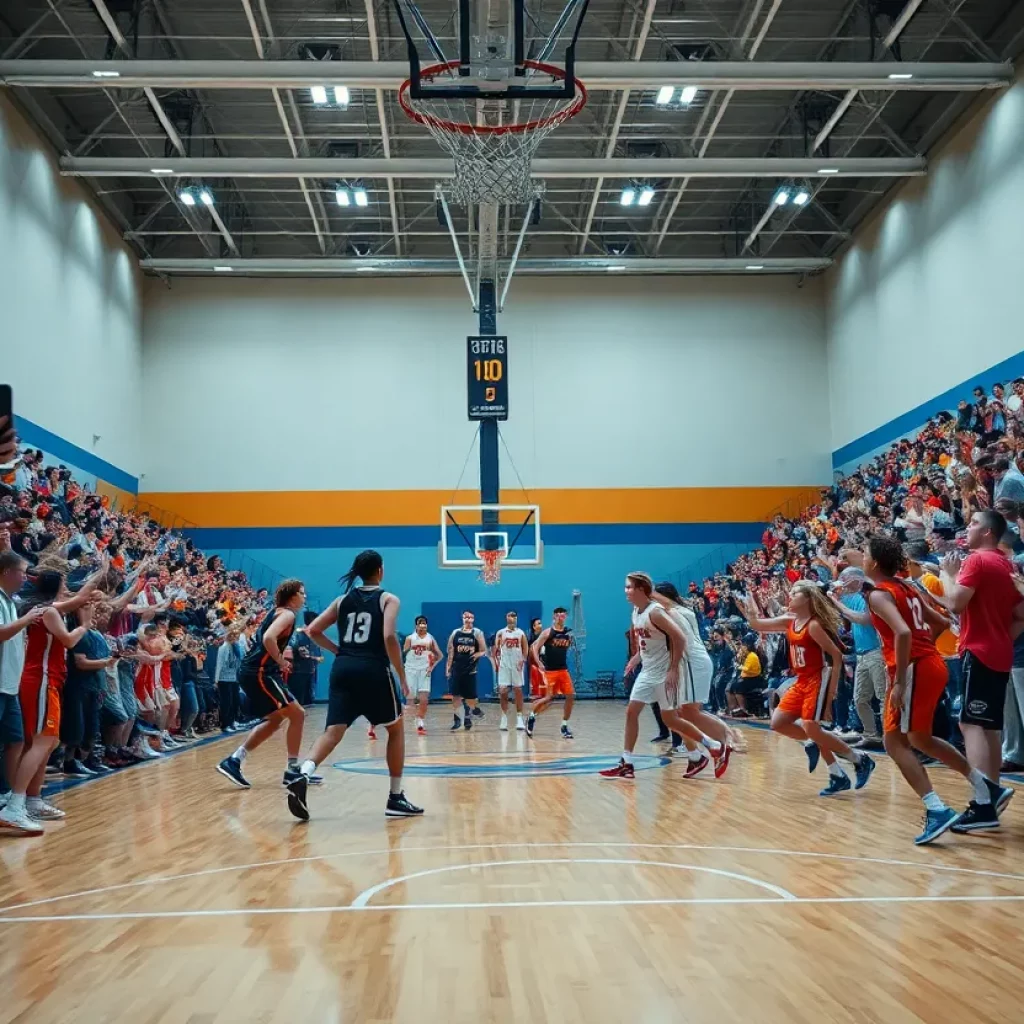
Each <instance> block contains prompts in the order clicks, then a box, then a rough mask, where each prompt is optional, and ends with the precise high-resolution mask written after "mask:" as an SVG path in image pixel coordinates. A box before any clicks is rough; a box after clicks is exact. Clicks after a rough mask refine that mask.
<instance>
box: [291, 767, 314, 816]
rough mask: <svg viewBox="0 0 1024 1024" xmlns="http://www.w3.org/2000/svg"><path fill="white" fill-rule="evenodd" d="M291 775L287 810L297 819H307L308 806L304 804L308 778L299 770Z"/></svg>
mask: <svg viewBox="0 0 1024 1024" xmlns="http://www.w3.org/2000/svg"><path fill="white" fill-rule="evenodd" d="M285 774H286V775H288V774H289V773H288V772H286V773H285ZM292 775H293V777H292V779H291V781H290V782H289V783H288V810H289V811H291V812H292V814H293V815H295V817H296V818H298V819H299V821H309V808H308V807H307V806H306V787H307V786H308V785H309V779H307V778H306V776H305V775H303V774H302V772H299V771H296V772H294V773H292Z"/></svg>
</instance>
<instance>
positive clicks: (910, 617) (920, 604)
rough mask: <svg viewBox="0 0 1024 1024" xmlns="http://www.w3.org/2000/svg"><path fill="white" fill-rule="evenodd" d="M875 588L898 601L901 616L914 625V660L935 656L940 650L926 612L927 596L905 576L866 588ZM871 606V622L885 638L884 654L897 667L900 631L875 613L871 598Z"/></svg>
mask: <svg viewBox="0 0 1024 1024" xmlns="http://www.w3.org/2000/svg"><path fill="white" fill-rule="evenodd" d="M872 588H873V589H875V590H884V591H885V593H887V594H889V595H890V596H891V597H892V599H893V600H894V601H895V602H896V607H897V609H899V613H900V617H901V618H902V619H903V621H904V622H905V623H906V624H907V627H908V628H909V629H910V661H911V662H912V663H913V662H915V661H920V660H921V659H922V658H929V657H933V656H934V655H935V653H936V651H935V641H934V640H933V639H932V632H931V630H930V629H929V628H928V620H927V619H926V618H925V615H924V600H925V599H924V597H922V596H921V595H920V594H918V593H917V592H916V591H915V590H914V589H913V587H911V586H910V584H908V583H904V582H903V581H902V580H896V579H889V580H882V582H881V583H875V584H873V585H869V586H868V587H865V590H866V591H869V590H870V589H872ZM868 610H869V612H870V613H871V623H872V625H873V626H874V627H875V629H877V630H878V635H879V637H880V638H881V641H882V657H883V658H884V659H885V663H886V665H888V666H889V668H895V667H896V635H895V634H894V633H893V631H892V630H891V629H890V628H889V626H888V624H887V623H886V622H885V621H884V620H883V619H881V618H879V617H878V616H877V615H876V614H875V613H874V611H873V610H872V609H871V603H870V601H869V602H868Z"/></svg>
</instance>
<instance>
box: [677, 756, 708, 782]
mask: <svg viewBox="0 0 1024 1024" xmlns="http://www.w3.org/2000/svg"><path fill="white" fill-rule="evenodd" d="M710 763H711V762H710V761H709V760H708V759H707V758H706V757H705V756H704V755H703V754H701V755H700V760H699V761H687V762H686V773H685V774H684V775H683V778H684V779H692V778H693V777H694V776H695V775H700V773H701V772H702V771H704V769H705V768H707V766H708V765H709V764H710Z"/></svg>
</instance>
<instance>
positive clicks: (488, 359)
mask: <svg viewBox="0 0 1024 1024" xmlns="http://www.w3.org/2000/svg"><path fill="white" fill-rule="evenodd" d="M466 358H467V363H468V366H467V370H468V382H469V389H468V395H469V418H470V419H471V420H507V419H508V338H507V337H505V336H504V335H500V336H495V335H489V336H486V337H484V336H481V335H471V336H470V337H468V338H467V339H466Z"/></svg>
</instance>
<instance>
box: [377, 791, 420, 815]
mask: <svg viewBox="0 0 1024 1024" xmlns="http://www.w3.org/2000/svg"><path fill="white" fill-rule="evenodd" d="M422 813H423V808H422V807H417V806H416V805H415V804H413V803H410V802H409V801H408V800H406V798H405V794H404V793H391V794H390V795H389V796H388V805H387V807H385V808H384V814H385V815H386V816H387V817H388V818H415V817H416V815H417V814H422Z"/></svg>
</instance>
